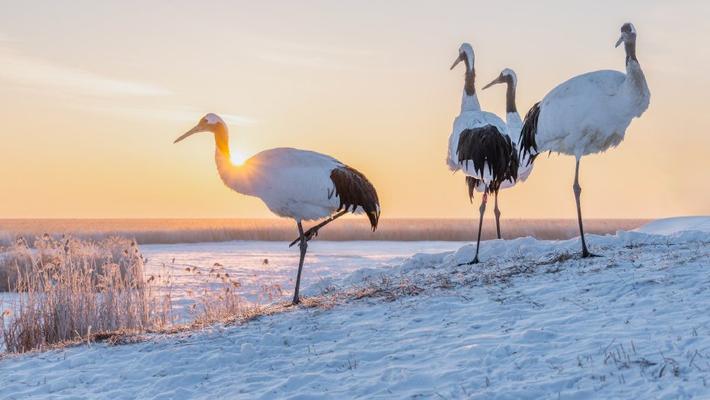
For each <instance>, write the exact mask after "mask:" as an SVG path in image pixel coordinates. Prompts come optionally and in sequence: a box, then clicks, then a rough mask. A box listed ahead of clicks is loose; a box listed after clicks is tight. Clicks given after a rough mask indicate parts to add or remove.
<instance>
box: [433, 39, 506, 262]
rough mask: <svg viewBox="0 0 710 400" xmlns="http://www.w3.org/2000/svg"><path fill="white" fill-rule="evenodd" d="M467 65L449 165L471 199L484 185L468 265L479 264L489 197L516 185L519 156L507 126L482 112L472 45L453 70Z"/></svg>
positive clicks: (461, 51)
mask: <svg viewBox="0 0 710 400" xmlns="http://www.w3.org/2000/svg"><path fill="white" fill-rule="evenodd" d="M462 61H463V63H464V64H465V65H466V73H465V80H464V89H463V97H462V99H461V113H460V114H459V115H458V116H457V117H456V119H455V120H454V127H453V130H452V131H451V136H449V146H448V155H447V157H446V163H447V164H448V166H449V169H451V170H452V171H459V170H461V171H462V172H463V173H464V175H466V184H467V185H468V191H469V196H470V197H471V198H472V197H473V191H474V189H475V188H476V187H477V186H479V185H482V191H483V196H481V197H482V199H481V206H480V208H479V212H480V216H479V221H478V238H477V240H476V255H475V257H474V258H473V260H472V261H471V262H470V263H469V264H476V263H478V262H479V260H478V251H479V248H480V245H481V228H482V227H483V214H484V213H485V211H486V202H487V201H488V194H489V193H491V192H493V193H497V192H498V189H499V187H500V185H501V184H502V183H503V182H505V181H511V182H514V181H515V179H517V174H518V152H517V149H516V147H515V145H514V143H513V141H512V140H511V139H510V136H509V135H508V129H507V127H506V124H505V122H503V120H501V119H500V118H498V116H497V115H495V114H493V113H489V112H485V111H481V105H480V103H479V102H478V96H477V95H476V85H475V79H476V69H475V67H474V61H475V56H474V53H473V48H472V47H471V45H470V44H468V43H464V44H462V45H461V47H459V55H458V57H457V58H456V60H455V61H454V64H453V65H452V66H451V69H454V67H456V65H458V64H459V63H460V62H462Z"/></svg>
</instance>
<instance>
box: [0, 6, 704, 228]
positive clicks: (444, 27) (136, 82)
mask: <svg viewBox="0 0 710 400" xmlns="http://www.w3.org/2000/svg"><path fill="white" fill-rule="evenodd" d="M385 3H386V4H385ZM708 17H710V2H707V1H687V2H667V1H624V2H619V1H593V2H592V1H590V2H588V3H587V5H586V6H582V5H581V3H580V2H571V1H537V2H530V1H520V2H516V1H505V2H502V1H495V2H493V1H492V2H479V1H471V0H466V1H448V2H425V1H421V2H409V1H401V2H394V1H391V2H363V1H348V2H340V1H338V2H333V1H298V2H295V1H294V2H292V1H283V2H255V1H244V2H234V1H211V2H195V1H170V2H167V1H165V2H158V1H153V2H142V1H112V2H109V1H104V2H95V1H71V2H57V1H9V0H0V121H2V127H1V128H0V166H1V168H0V182H2V194H3V195H2V197H1V198H0V217H12V218H14V217H267V216H270V215H271V214H270V213H269V211H268V209H267V208H266V207H265V206H264V205H263V204H262V203H261V201H260V200H258V199H255V198H249V197H245V196H242V195H238V194H235V193H233V192H232V191H230V190H229V189H227V188H226V187H224V186H223V185H222V182H221V181H220V179H219V178H218V176H217V171H216V168H215V165H214V143H213V139H212V138H211V137H210V136H209V135H206V134H203V135H195V137H194V138H190V139H189V140H186V141H185V142H183V143H180V144H179V145H173V144H172V141H173V140H174V139H175V138H176V137H177V136H179V135H180V134H182V133H183V132H185V131H186V130H188V129H189V128H191V127H192V126H193V125H194V124H195V123H196V122H197V120H198V119H199V118H200V117H201V116H202V115H203V114H205V113H207V112H215V113H218V114H220V115H222V116H223V117H224V118H225V120H226V121H227V123H228V124H229V125H230V133H231V147H232V149H233V151H234V152H237V153H240V154H243V155H245V156H249V155H251V154H254V153H256V152H258V151H260V150H264V149H268V148H271V147H282V146H288V147H298V148H303V149H311V150H316V151H320V152H324V153H327V154H330V155H332V156H334V157H336V158H338V159H340V160H341V161H343V162H345V163H348V164H350V165H353V166H355V167H356V168H358V169H360V170H361V171H363V172H364V173H365V174H366V175H367V176H368V177H369V178H370V180H371V181H372V182H373V183H374V184H375V186H376V187H377V189H378V191H379V194H380V198H381V201H382V207H383V216H384V217H468V216H470V217H473V216H474V215H475V213H476V212H477V205H476V206H472V205H471V204H470V203H469V201H468V198H467V195H466V189H465V186H464V181H463V176H462V175H460V174H456V175H453V174H451V172H449V170H448V169H447V167H446V164H445V156H446V145H447V139H448V136H449V134H450V130H451V126H452V122H453V119H454V117H455V116H456V115H457V114H458V111H459V105H460V96H461V90H462V87H463V68H460V69H457V70H455V71H449V66H450V65H451V63H452V61H453V60H454V58H456V56H457V55H458V53H457V49H458V47H459V45H460V44H461V42H463V41H468V42H470V43H471V44H472V45H473V47H474V49H475V51H476V70H477V87H478V88H479V98H480V100H481V102H482V105H483V107H484V109H487V110H490V111H494V112H496V113H498V114H499V115H501V116H503V112H504V105H505V103H504V95H505V90H504V88H503V87H502V86H497V87H494V88H492V89H489V90H486V91H480V88H481V87H482V86H483V85H485V84H486V83H488V82H489V81H490V80H492V79H493V78H495V77H496V76H497V75H498V73H499V72H500V70H501V69H502V68H505V67H510V68H513V69H514V70H515V71H516V72H517V74H518V78H519V86H518V108H519V110H520V112H521V114H524V113H525V112H526V111H527V110H528V108H529V107H530V106H531V105H532V104H534V103H535V102H536V101H538V100H539V99H541V98H542V97H543V96H544V95H545V94H546V93H547V92H548V91H549V90H550V89H552V88H553V87H554V86H555V85H557V84H558V83H561V82H562V81H564V80H566V79H568V78H569V77H571V76H573V75H577V74H579V73H584V72H588V71H593V70H597V69H617V70H622V69H623V68H624V51H623V49H622V48H618V49H615V48H614V43H615V41H616V39H617V38H618V36H619V27H620V26H621V24H622V23H624V22H626V21H631V22H633V23H634V25H635V26H636V29H637V31H638V50H637V52H638V59H639V61H640V63H641V65H642V67H643V68H644V71H645V73H646V77H647V79H648V83H649V87H650V89H651V106H650V108H649V109H648V111H647V112H646V113H645V114H644V115H643V117H642V118H640V119H637V120H634V121H633V122H632V124H631V126H630V128H629V129H628V131H627V136H626V140H625V141H624V142H623V143H622V144H621V146H620V147H619V148H617V149H614V150H611V151H609V152H608V153H606V154H602V155H598V156H590V157H587V158H585V159H583V161H582V166H581V183H582V187H583V194H582V202H583V210H584V213H585V217H589V218H602V217H630V218H631V217H651V218H655V217H663V216H675V215H688V214H710V179H709V175H710V174H709V171H710V157H709V156H708V153H709V151H708V149H710V129H709V128H708V125H710V110H708V106H709V105H710V94H709V93H710V47H708V45H707V43H706V42H707V41H708V39H710V24H709V23H708V21H707V19H708ZM573 173H574V159H573V158H572V157H568V156H557V155H552V156H550V157H549V158H548V157H547V156H546V155H545V156H541V157H540V158H539V161H538V162H537V163H536V167H535V170H534V171H533V173H532V176H531V177H530V178H529V179H528V181H527V182H525V183H524V184H522V185H519V186H517V187H515V188H513V189H511V190H506V191H504V192H503V194H502V197H501V209H502V212H503V217H504V218H505V217H514V218H526V217H530V218H544V217H556V218H574V217H575V211H574V210H575V207H574V198H573V194H572V189H571V186H572V179H573Z"/></svg>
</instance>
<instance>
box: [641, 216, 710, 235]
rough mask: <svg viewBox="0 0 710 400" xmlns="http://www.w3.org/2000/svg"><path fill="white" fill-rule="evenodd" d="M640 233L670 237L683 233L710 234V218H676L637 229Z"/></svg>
mask: <svg viewBox="0 0 710 400" xmlns="http://www.w3.org/2000/svg"><path fill="white" fill-rule="evenodd" d="M637 231H638V232H644V233H655V234H657V235H670V234H672V233H677V232H683V231H701V232H707V233H710V217H675V218H664V219H659V220H656V221H652V222H649V223H648V224H646V225H644V226H642V227H640V228H638V229H637Z"/></svg>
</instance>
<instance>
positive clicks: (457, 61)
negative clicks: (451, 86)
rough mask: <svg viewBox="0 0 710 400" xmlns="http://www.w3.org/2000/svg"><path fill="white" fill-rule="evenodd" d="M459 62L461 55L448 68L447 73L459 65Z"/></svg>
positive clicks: (461, 59) (461, 58)
mask: <svg viewBox="0 0 710 400" xmlns="http://www.w3.org/2000/svg"><path fill="white" fill-rule="evenodd" d="M461 61H463V54H459V58H457V59H456V60H455V61H454V63H453V64H452V65H451V68H449V71H451V70H452V69H454V67H455V66H457V65H459V63H460V62H461Z"/></svg>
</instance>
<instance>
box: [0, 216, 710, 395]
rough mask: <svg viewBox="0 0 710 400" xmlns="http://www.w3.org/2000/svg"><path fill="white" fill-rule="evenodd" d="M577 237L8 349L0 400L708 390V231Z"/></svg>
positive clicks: (423, 262)
mask: <svg viewBox="0 0 710 400" xmlns="http://www.w3.org/2000/svg"><path fill="white" fill-rule="evenodd" d="M674 224H678V222H677V221H676V222H674ZM654 229H656V228H654ZM654 232H657V231H654ZM589 242H590V247H591V249H592V250H593V251H594V252H596V253H599V254H601V255H602V257H598V258H591V259H581V258H579V257H577V253H578V251H579V241H578V240H566V241H541V240H536V239H534V238H530V237H527V238H519V239H515V240H510V241H503V240H493V241H488V242H485V243H484V244H483V247H482V252H481V260H482V261H483V263H481V264H479V265H475V266H459V265H458V264H459V263H460V262H465V261H469V260H470V259H471V257H472V256H473V251H474V248H473V246H470V245H466V246H464V247H462V248H460V249H458V250H457V251H454V252H441V253H437V254H417V255H415V256H413V257H411V258H409V259H408V260H407V261H405V262H404V263H402V265H400V266H396V267H392V268H388V269H387V270H385V271H383V270H376V269H369V270H366V269H361V270H358V271H355V272H353V273H351V274H349V275H348V276H346V277H344V278H342V279H337V280H336V281H337V282H335V283H336V284H337V285H342V286H344V287H346V286H347V285H358V284H361V283H362V282H365V281H367V280H368V279H372V278H374V277H377V276H380V275H382V274H385V275H386V276H388V277H389V278H390V279H392V280H396V279H398V278H403V279H406V280H407V281H409V282H412V283H413V284H415V285H418V286H419V287H421V288H422V289H423V291H421V292H419V293H420V294H419V295H418V296H409V297H400V298H397V299H395V300H394V301H384V300H382V299H376V298H366V299H363V300H360V301H354V302H351V303H348V304H345V305H341V306H337V307H335V308H333V309H329V310H323V309H306V308H302V309H298V310H297V311H294V312H289V313H284V314H279V315H273V316H270V317H264V318H261V319H258V320H256V321H253V322H252V323H249V324H247V325H244V326H236V327H216V328H214V329H213V330H211V331H205V332H198V333H193V334H186V335H179V336H168V337H154V338H152V339H151V340H150V341H148V342H145V343H139V344H134V345H124V346H115V347H111V346H108V345H103V344H98V345H96V344H95V345H92V346H91V347H87V346H83V347H76V348H70V349H66V350H63V351H53V352H47V353H42V354H35V355H26V356H18V357H9V358H7V359H4V360H2V361H0V398H3V399H41V398H48V397H77V398H97V399H116V398H153V399H168V398H186V399H189V398H200V399H202V398H204V399H209V398H236V399H240V398H244V399H260V398H261V399H271V398H293V399H296V398H299V399H303V398H309V399H320V398H323V399H326V398H374V399H377V398H383V399H384V398H387V399H390V398H447V399H454V398H456V399H458V398H469V399H540V398H553V399H558V398H560V399H572V398H573V399H598V398H605V399H615V398H674V399H675V398H682V399H689V398H698V399H702V398H710V382H708V373H709V372H710V313H709V312H708V304H710V270H709V268H710V265H709V264H708V261H707V260H708V259H710V233H707V232H703V231H700V230H695V231H684V232H679V231H678V229H675V230H673V232H672V233H671V234H668V235H658V234H651V233H649V232H643V231H636V232H623V231H622V232H617V233H616V234H615V235H606V236H598V235H590V236H589ZM442 277H445V278H446V279H445V280H444V279H443V278H442Z"/></svg>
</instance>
